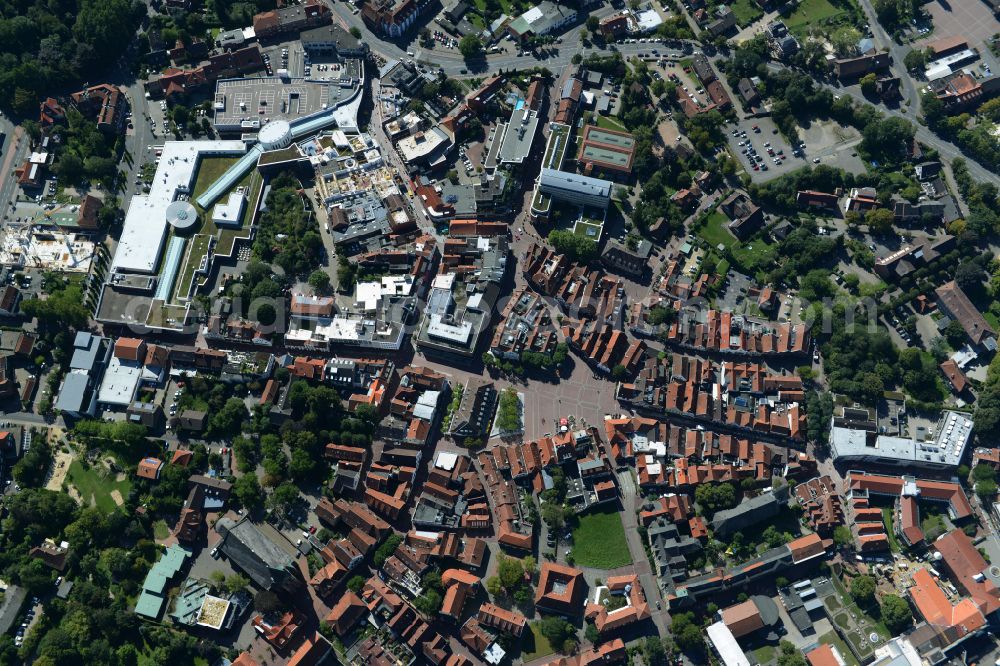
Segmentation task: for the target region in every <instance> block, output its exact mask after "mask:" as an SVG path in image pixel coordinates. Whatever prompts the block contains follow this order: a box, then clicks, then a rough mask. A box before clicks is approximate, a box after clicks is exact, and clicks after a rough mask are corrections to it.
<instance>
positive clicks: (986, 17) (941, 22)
mask: <svg viewBox="0 0 1000 666" xmlns="http://www.w3.org/2000/svg"><path fill="white" fill-rule="evenodd" d="M923 9H924V10H926V11H927V13H928V14H930V15H931V21H932V23H933V24H934V31H933V32H932V33H931V34H930V35H928V36H927V37H926V38H924V39H921V40H920V41H919V42H917V45H919V46H926V45H927V44H928V43H930V42H933V41H937V40H939V39H946V38H948V37H954V36H956V35H960V36H962V37H964V38H965V39H967V40H968V41H969V45H970V46H972V47H974V48H975V47H978V46H981V45H982V44H983V43H984V42H986V41H987V40H988V39H989V38H990V37H992V36H993V35H995V34H996V33H998V32H1000V21H997V19H996V17H995V16H994V15H993V12H991V11H990V8H989V5H987V4H986V3H985V2H945V0H937V1H936V2H928V3H927V4H925V5H924V6H923ZM981 50H983V49H981Z"/></svg>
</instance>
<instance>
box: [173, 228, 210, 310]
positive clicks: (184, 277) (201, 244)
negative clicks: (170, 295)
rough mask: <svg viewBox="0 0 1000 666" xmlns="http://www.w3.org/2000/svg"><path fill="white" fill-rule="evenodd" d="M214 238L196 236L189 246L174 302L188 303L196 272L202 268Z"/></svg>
mask: <svg viewBox="0 0 1000 666" xmlns="http://www.w3.org/2000/svg"><path fill="white" fill-rule="evenodd" d="M211 239H212V237H211V236H209V235H208V234H196V235H195V236H194V237H192V238H191V240H190V241H189V242H188V244H187V252H186V253H185V258H184V263H183V268H182V270H181V274H180V278H179V279H178V280H177V291H176V293H175V295H174V301H175V302H178V301H186V300H187V299H188V297H189V296H190V293H191V282H192V281H193V280H194V277H195V272H196V271H197V270H198V269H199V268H200V267H201V263H202V261H203V259H204V257H205V254H207V253H208V245H209V242H210V241H211Z"/></svg>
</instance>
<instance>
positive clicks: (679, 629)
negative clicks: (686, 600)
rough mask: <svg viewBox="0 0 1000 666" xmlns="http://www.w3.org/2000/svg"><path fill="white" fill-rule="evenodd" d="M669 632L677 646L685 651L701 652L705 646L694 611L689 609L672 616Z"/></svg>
mask: <svg viewBox="0 0 1000 666" xmlns="http://www.w3.org/2000/svg"><path fill="white" fill-rule="evenodd" d="M670 634H671V635H672V636H673V637H674V642H675V643H677V646H678V647H679V648H680V649H681V650H683V651H685V652H701V651H702V650H703V649H704V647H705V640H704V638H702V633H701V628H700V627H699V626H698V624H697V623H696V622H695V617H694V613H692V612H690V611H688V612H686V613H679V614H677V615H674V616H673V618H672V620H671V622H670Z"/></svg>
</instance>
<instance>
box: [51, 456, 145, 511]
mask: <svg viewBox="0 0 1000 666" xmlns="http://www.w3.org/2000/svg"><path fill="white" fill-rule="evenodd" d="M104 471H105V470H104V468H103V467H102V468H95V467H91V468H90V469H84V468H83V465H81V464H80V461H79V460H74V461H73V462H72V464H71V465H70V466H69V473H68V474H67V475H66V480H67V482H68V483H69V484H70V485H73V486H75V487H76V489H77V491H79V493H80V497H82V498H83V501H84V502H87V503H89V504H95V505H96V506H97V508H99V509H101V510H102V511H108V512H111V511H114V510H115V508H116V507H117V506H118V505H117V504H115V501H114V499H112V498H111V492H112V491H114V490H117V491H118V492H120V493H121V495H122V497H123V498H124V497H126V496H128V493H129V490H130V489H131V488H132V484H131V483H130V482H129V480H128V479H124V480H122V481H115V480H114V479H113V478H110V477H105V476H104V475H103V474H102V472H104Z"/></svg>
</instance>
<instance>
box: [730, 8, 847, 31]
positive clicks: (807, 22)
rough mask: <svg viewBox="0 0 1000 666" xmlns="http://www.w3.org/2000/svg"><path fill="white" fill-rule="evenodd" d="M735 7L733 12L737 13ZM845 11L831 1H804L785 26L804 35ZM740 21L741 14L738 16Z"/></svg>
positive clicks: (789, 17)
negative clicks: (810, 29)
mask: <svg viewBox="0 0 1000 666" xmlns="http://www.w3.org/2000/svg"><path fill="white" fill-rule="evenodd" d="M735 9H736V8H735V7H734V8H733V10H734V11H735ZM846 13H847V12H845V11H844V10H843V9H840V8H839V7H836V6H835V5H833V4H832V3H831V2H830V0H802V2H801V3H799V6H798V7H796V8H795V11H794V12H792V13H791V14H789V15H788V18H786V19H785V25H786V26H787V27H788V29H789V30H790V31H791V32H794V33H796V34H799V35H804V34H806V33H807V32H808V31H809V28H811V27H818V26H819V25H820V24H821V23H824V22H827V21H829V20H830V19H834V18H837V17H839V16H841V15H843V14H846ZM737 19H739V14H737Z"/></svg>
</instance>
